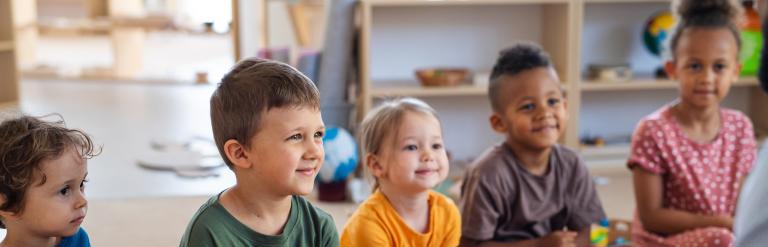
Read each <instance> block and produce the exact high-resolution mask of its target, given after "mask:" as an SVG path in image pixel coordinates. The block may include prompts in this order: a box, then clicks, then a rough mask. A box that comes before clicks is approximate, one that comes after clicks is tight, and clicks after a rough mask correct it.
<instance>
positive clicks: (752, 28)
mask: <svg viewBox="0 0 768 247" xmlns="http://www.w3.org/2000/svg"><path fill="white" fill-rule="evenodd" d="M742 4H743V6H744V9H745V12H744V15H745V16H746V21H745V22H744V23H743V25H742V26H741V52H740V54H739V58H740V60H741V64H742V67H741V75H746V76H753V75H756V74H757V70H758V66H759V65H760V53H761V52H762V50H763V35H762V33H761V32H760V15H759V14H758V13H757V11H756V10H755V9H754V8H752V5H753V4H754V1H744V2H742Z"/></svg>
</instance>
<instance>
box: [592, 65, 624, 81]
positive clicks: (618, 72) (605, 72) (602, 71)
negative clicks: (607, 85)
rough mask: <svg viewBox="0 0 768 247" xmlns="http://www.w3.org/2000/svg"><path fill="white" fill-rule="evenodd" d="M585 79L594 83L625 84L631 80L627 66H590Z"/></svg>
mask: <svg viewBox="0 0 768 247" xmlns="http://www.w3.org/2000/svg"><path fill="white" fill-rule="evenodd" d="M587 77H588V78H589V79H590V80H592V81H596V82H625V81H629V80H631V79H632V69H630V67H629V64H590V65H589V70H588V73H587Z"/></svg>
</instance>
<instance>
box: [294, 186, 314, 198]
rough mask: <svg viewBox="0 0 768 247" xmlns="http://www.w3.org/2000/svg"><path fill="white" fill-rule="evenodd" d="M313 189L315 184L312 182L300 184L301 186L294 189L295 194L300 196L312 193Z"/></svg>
mask: <svg viewBox="0 0 768 247" xmlns="http://www.w3.org/2000/svg"><path fill="white" fill-rule="evenodd" d="M314 189H315V185H314V184H310V185H302V186H299V187H298V188H296V189H295V194H296V195H300V196H306V195H309V194H310V193H312V190H314Z"/></svg>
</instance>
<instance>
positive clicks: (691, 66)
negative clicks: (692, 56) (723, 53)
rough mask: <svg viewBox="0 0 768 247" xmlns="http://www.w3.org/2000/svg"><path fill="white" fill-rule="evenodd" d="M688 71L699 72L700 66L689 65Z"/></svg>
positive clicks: (695, 64)
mask: <svg viewBox="0 0 768 247" xmlns="http://www.w3.org/2000/svg"><path fill="white" fill-rule="evenodd" d="M688 69H690V70H693V71H699V70H700V69H701V64H698V63H692V64H689V65H688Z"/></svg>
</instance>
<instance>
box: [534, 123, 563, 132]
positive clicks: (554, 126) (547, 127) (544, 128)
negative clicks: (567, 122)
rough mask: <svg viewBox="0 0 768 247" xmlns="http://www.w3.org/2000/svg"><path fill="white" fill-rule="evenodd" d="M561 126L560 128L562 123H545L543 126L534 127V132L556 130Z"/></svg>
mask: <svg viewBox="0 0 768 247" xmlns="http://www.w3.org/2000/svg"><path fill="white" fill-rule="evenodd" d="M559 128H560V125H558V124H551V125H544V126H541V127H536V128H533V132H544V131H556V130H558V129H559Z"/></svg>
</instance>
